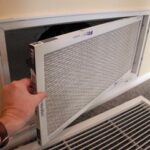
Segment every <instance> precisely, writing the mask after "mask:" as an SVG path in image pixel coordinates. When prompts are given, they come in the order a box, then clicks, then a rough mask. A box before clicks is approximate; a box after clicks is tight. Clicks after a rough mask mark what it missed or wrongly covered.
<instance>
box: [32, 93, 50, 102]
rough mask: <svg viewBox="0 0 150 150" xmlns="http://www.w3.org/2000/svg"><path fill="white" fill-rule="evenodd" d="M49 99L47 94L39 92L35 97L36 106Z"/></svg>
mask: <svg viewBox="0 0 150 150" xmlns="http://www.w3.org/2000/svg"><path fill="white" fill-rule="evenodd" d="M46 97H47V94H46V93H45V92H39V93H37V94H36V95H34V98H35V99H36V104H39V103H40V102H42V101H43V99H44V98H46Z"/></svg>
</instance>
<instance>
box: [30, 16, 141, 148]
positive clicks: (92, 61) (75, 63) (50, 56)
mask: <svg viewBox="0 0 150 150" xmlns="http://www.w3.org/2000/svg"><path fill="white" fill-rule="evenodd" d="M141 20H142V18H141V17H133V18H127V19H121V20H117V21H113V22H109V23H105V24H101V25H97V26H94V27H90V28H86V29H82V30H79V31H75V32H71V33H67V34H64V35H60V36H57V37H54V38H50V39H46V40H44V41H40V42H37V43H33V44H31V49H30V50H31V56H32V68H31V70H32V71H31V72H32V78H34V79H35V78H36V79H35V80H36V81H35V83H36V89H37V91H46V92H47V93H48V98H46V100H45V101H44V102H43V103H42V104H40V106H39V109H38V112H37V113H38V122H39V123H38V124H39V126H38V137H39V138H40V141H42V142H41V144H42V145H44V144H45V143H46V142H48V141H49V140H51V139H52V138H53V137H55V136H56V135H57V134H58V133H60V132H61V131H62V130H63V129H64V128H65V127H67V126H68V125H69V124H70V123H71V122H72V121H74V120H75V119H76V118H77V117H78V116H80V115H81V114H82V113H83V112H85V111H86V110H87V109H88V108H89V107H90V106H91V105H92V103H93V102H94V99H95V98H96V97H97V96H99V95H100V94H102V93H103V92H104V91H105V90H107V89H108V88H109V87H110V86H111V85H112V84H114V83H115V82H116V81H117V80H119V79H120V78H121V77H122V76H123V75H124V74H126V73H127V72H131V70H132V66H133V61H134V56H135V54H136V47H137V41H138V36H139V32H140V26H141Z"/></svg>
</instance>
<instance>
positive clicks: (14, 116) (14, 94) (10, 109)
mask: <svg viewBox="0 0 150 150" xmlns="http://www.w3.org/2000/svg"><path fill="white" fill-rule="evenodd" d="M29 88H30V80H29V79H22V80H19V81H13V82H12V83H10V84H8V85H6V86H4V88H3V89H2V116H1V117H0V122H2V123H3V124H4V125H5V127H6V129H7V131H8V134H9V135H12V134H13V133H15V132H16V131H18V130H19V129H21V128H22V127H23V126H24V125H25V124H26V123H27V122H28V121H29V120H30V118H31V117H32V116H33V114H34V112H35V108H36V107H37V105H38V104H39V103H40V102H41V101H42V100H43V99H44V98H45V97H46V93H44V92H40V93H37V94H31V93H30V92H29Z"/></svg>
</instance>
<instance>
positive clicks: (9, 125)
mask: <svg viewBox="0 0 150 150" xmlns="http://www.w3.org/2000/svg"><path fill="white" fill-rule="evenodd" d="M0 122H2V123H3V124H4V126H5V128H6V130H7V132H8V135H9V136H12V135H13V134H14V133H15V132H16V131H18V130H19V129H20V128H21V127H22V126H23V125H22V124H23V123H22V121H21V120H19V119H17V118H14V116H11V115H9V114H5V115H3V116H2V117H0Z"/></svg>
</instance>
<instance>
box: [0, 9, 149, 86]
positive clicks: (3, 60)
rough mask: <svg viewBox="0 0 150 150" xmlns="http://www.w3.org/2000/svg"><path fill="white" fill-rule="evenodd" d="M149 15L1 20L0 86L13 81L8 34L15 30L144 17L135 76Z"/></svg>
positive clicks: (105, 13) (110, 13)
mask: <svg viewBox="0 0 150 150" xmlns="http://www.w3.org/2000/svg"><path fill="white" fill-rule="evenodd" d="M149 15H150V12H149V11H147V10H143V11H123V12H122V11H121V12H97V13H85V14H84V13H83V14H70V15H62V16H55V15H52V16H42V17H34V18H11V19H7V20H0V74H1V76H0V85H2V86H3V85H5V84H7V83H9V82H10V81H11V79H10V70H9V65H8V56H7V44H6V38H5V36H6V32H7V31H10V30H15V29H26V28H31V27H32V28H33V27H39V26H46V25H55V24H61V23H71V22H83V21H92V20H93V21H94V20H100V19H110V18H111V19H115V18H123V17H131V16H143V24H142V29H141V33H140V39H139V42H138V53H137V55H136V56H135V62H134V66H133V74H135V75H136V76H137V75H138V74H139V71H140V67H141V62H142V58H143V54H144V48H145V44H146V40H147V35H148V30H149Z"/></svg>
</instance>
